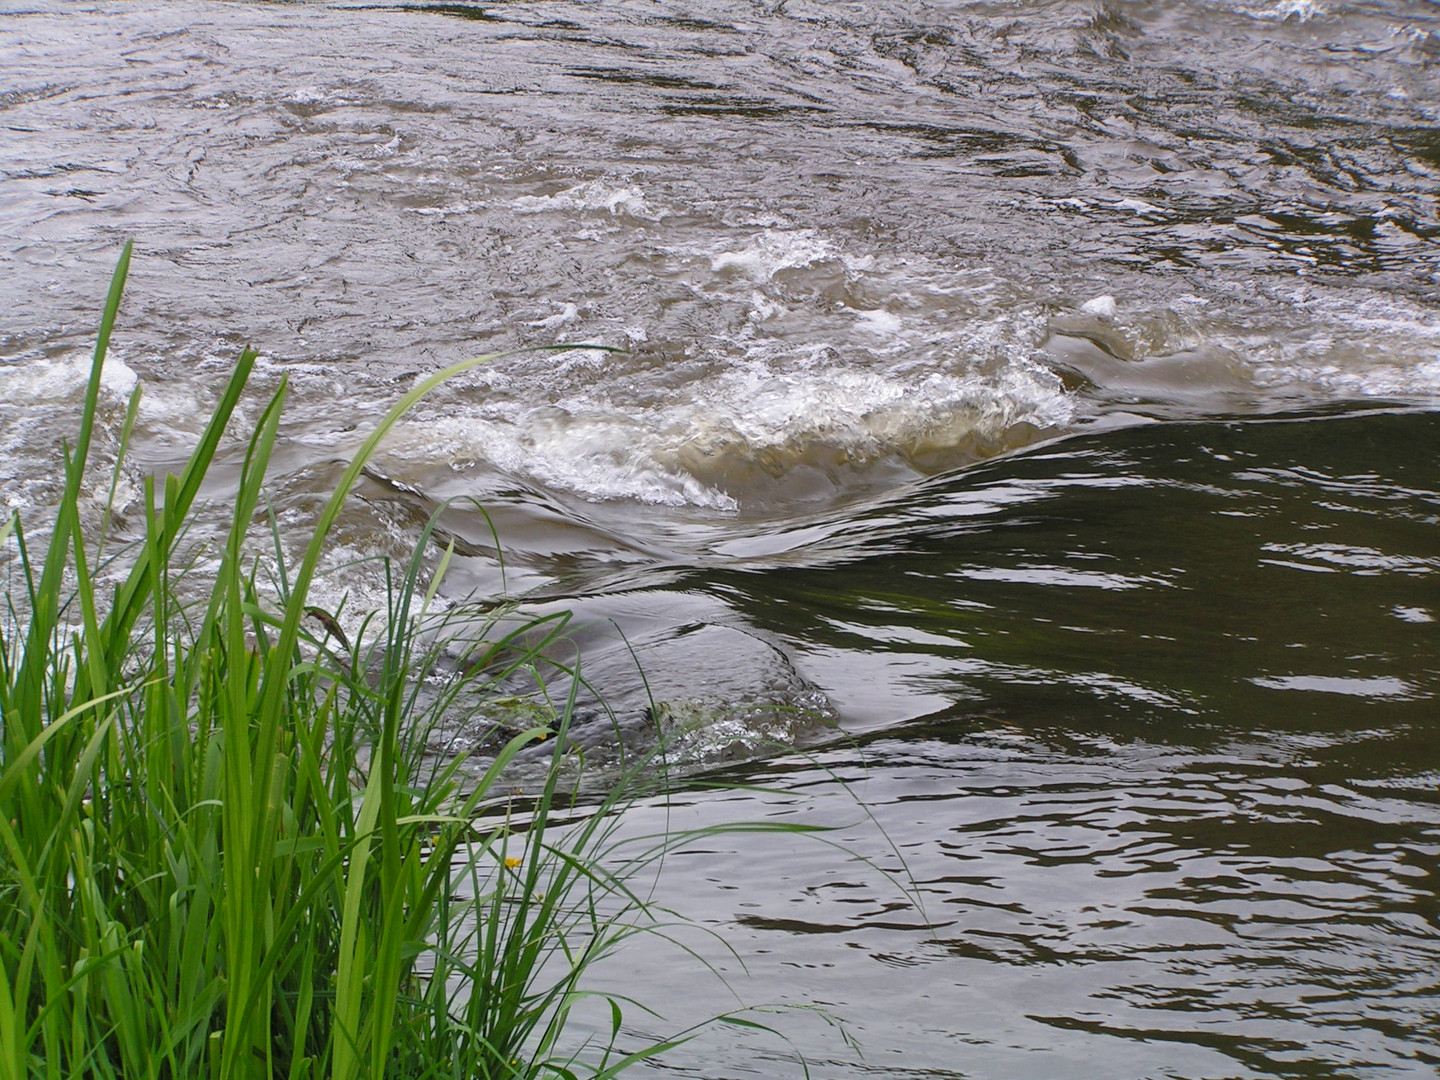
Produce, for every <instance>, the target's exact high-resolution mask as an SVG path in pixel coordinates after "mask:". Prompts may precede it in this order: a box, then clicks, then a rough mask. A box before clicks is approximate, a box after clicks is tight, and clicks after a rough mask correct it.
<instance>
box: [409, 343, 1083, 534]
mask: <svg viewBox="0 0 1440 1080" xmlns="http://www.w3.org/2000/svg"><path fill="white" fill-rule="evenodd" d="M575 355H576V356H580V355H583V354H579V353H577V354H575ZM1074 418H1075V402H1074V399H1073V398H1072V397H1071V396H1070V395H1068V394H1067V393H1066V392H1065V391H1064V389H1063V387H1062V386H1061V384H1060V380H1059V379H1058V377H1056V376H1055V375H1054V374H1053V373H1051V372H1050V371H1049V370H1047V369H1045V368H1043V367H1041V366H1039V365H1036V364H1030V363H1028V362H1019V361H1017V362H1015V363H1012V364H1010V365H1006V366H1004V367H1002V368H1001V369H1000V370H999V371H998V372H993V373H987V372H978V371H977V372H970V373H947V372H944V371H913V372H898V371H889V372H887V371H882V370H877V369H874V368H846V367H837V366H828V367H827V366H816V367H814V368H811V369H808V370H806V369H801V370H790V371H777V370H776V369H775V368H774V367H773V366H771V365H767V364H764V363H760V362H756V363H752V364H750V365H745V366H735V367H730V368H725V369H722V370H721V371H720V372H718V373H716V374H714V375H711V376H709V377H707V378H703V379H699V380H696V381H695V382H691V383H688V384H686V385H684V386H683V387H682V392H680V393H676V394H672V395H670V396H669V397H667V398H663V399H661V400H660V401H658V402H656V403H654V404H652V405H651V406H649V407H637V406H635V405H625V406H617V405H616V404H614V403H613V402H612V401H611V400H609V399H608V396H607V395H606V394H605V393H603V392H602V390H600V389H592V390H590V391H588V392H585V391H582V392H580V393H577V394H574V395H572V396H570V397H568V398H565V399H561V400H558V401H556V402H553V403H546V404H543V405H538V406H527V405H520V406H516V405H510V406H505V405H496V404H494V403H492V404H489V405H487V406H486V407H485V408H484V409H483V410H482V409H477V410H475V411H474V412H472V413H471V414H470V415H456V413H455V411H454V410H453V409H451V410H448V415H444V416H436V417H433V418H427V419H425V420H423V421H422V422H413V423H407V424H403V425H401V427H400V428H399V429H397V431H396V433H395V434H394V435H393V436H392V437H391V439H390V440H389V441H388V442H387V453H388V454H391V455H395V457H396V458H400V459H403V458H406V457H412V458H413V457H419V458H421V459H425V460H432V461H433V460H436V459H439V460H450V461H467V460H469V461H475V460H484V461H488V462H490V463H492V464H493V465H495V466H496V467H498V468H500V469H502V470H504V471H506V472H509V473H513V474H515V475H519V476H523V477H527V478H529V479H531V480H533V481H536V482H538V483H541V484H543V485H546V486H549V487H552V488H555V489H559V490H562V491H567V492H570V493H572V494H575V495H579V496H581V497H583V498H585V499H590V500H612V499H631V500H634V501H637V502H642V503H651V504H657V505H670V506H693V507H698V508H704V509H709V510H719V511H734V510H737V509H740V508H741V507H742V506H743V505H746V504H749V503H752V502H756V503H761V504H773V503H776V502H780V503H784V502H793V501H795V500H799V501H807V500H810V499H814V498H833V497H835V496H836V495H840V494H843V493H844V492H845V491H846V490H847V488H849V487H851V486H852V485H858V484H859V483H860V482H862V481H863V473H864V472H865V471H866V470H867V469H870V468H872V467H881V468H889V469H894V468H902V469H904V470H906V471H908V472H909V473H910V474H911V475H915V474H921V473H929V472H933V471H936V470H938V469H944V468H950V467H954V466H956V465H960V464H964V463H966V462H969V461H974V460H976V459H979V458H983V457H989V456H992V455H993V454H995V453H999V452H1002V451H1004V450H1006V449H1012V448H1014V447H1016V446H1020V445H1024V444H1026V443H1029V442H1032V441H1034V440H1035V438H1037V437H1038V436H1039V435H1040V433H1046V432H1049V433H1053V432H1056V431H1059V430H1061V429H1063V428H1065V427H1066V426H1067V425H1069V424H1070V423H1072V422H1073V420H1074Z"/></svg>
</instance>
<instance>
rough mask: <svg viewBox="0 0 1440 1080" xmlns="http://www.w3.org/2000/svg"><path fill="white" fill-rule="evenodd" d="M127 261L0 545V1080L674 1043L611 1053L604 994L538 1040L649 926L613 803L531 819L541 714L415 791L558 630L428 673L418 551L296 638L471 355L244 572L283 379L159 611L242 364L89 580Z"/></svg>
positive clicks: (509, 1061) (553, 802)
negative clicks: (383, 597) (526, 785)
mask: <svg viewBox="0 0 1440 1080" xmlns="http://www.w3.org/2000/svg"><path fill="white" fill-rule="evenodd" d="M129 257H130V249H129V246H128V245H127V247H126V250H125V253H124V255H123V256H122V258H121V260H120V264H119V266H118V267H117V269H116V272H115V275H114V279H113V281H112V284H111V288H110V293H109V297H108V299H107V302H106V305H105V310H104V316H103V320H102V323H101V329H100V334H99V338H98V341H97V343H96V348H95V356H94V362H93V368H92V373H91V377H90V380H89V384H88V389H87V392H86V396H85V402H84V408H83V411H82V414H81V417H80V423H79V429H78V433H77V436H76V439H75V441H74V443H73V444H71V445H69V446H68V448H67V452H66V465H65V487H64V494H63V497H62V498H61V500H60V504H59V508H58V510H57V512H56V516H55V520H54V527H53V529H52V530H51V531H50V532H49V535H48V537H47V538H45V540H44V544H43V551H42V550H34V551H32V550H31V548H30V545H29V544H28V543H27V538H26V534H25V532H24V530H23V528H21V525H20V523H19V522H18V520H12V521H11V522H9V523H7V524H5V525H4V526H3V530H0V532H3V535H0V541H3V543H4V544H5V545H7V547H8V548H9V551H8V552H7V554H8V555H9V556H10V558H11V568H12V572H11V576H10V580H11V582H12V591H11V592H10V593H9V594H8V595H7V610H6V612H5V613H3V616H0V633H3V635H4V637H3V641H0V717H3V737H0V1080H38V1078H44V1080H71V1078H74V1077H102V1078H109V1077H114V1078H124V1080H143V1078H157V1080H159V1078H168V1080H192V1078H197V1077H203V1078H212V1080H239V1078H252V1077H253V1078H265V1080H277V1078H286V1080H320V1078H331V1080H352V1078H357V1077H377V1078H378V1077H404V1078H406V1080H422V1078H441V1077H448V1078H457V1080H458V1078H462V1077H463V1078H466V1080H474V1078H484V1080H495V1078H502V1077H504V1078H510V1077H527V1078H528V1077H541V1076H555V1077H572V1076H578V1075H593V1076H598V1077H608V1076H612V1075H614V1074H615V1073H617V1072H619V1071H620V1070H621V1069H623V1068H625V1067H626V1066H628V1065H631V1064H633V1063H635V1062H636V1061H637V1060H640V1059H643V1058H645V1057H648V1056H650V1055H653V1054H655V1053H657V1052H659V1051H661V1050H663V1049H664V1048H665V1047H666V1046H669V1045H672V1044H670V1043H660V1044H651V1045H644V1046H641V1047H639V1048H638V1049H632V1050H630V1051H629V1052H628V1053H627V1052H624V1051H622V1050H621V1049H620V1048H619V1047H618V1046H617V1045H616V1042H617V1039H619V1038H620V1037H621V1036H620V1028H621V1016H622V1006H624V1005H626V1004H627V1003H626V1002H625V1001H624V1000H622V999H618V998H617V999H614V1000H612V1001H611V1002H610V1008H611V1015H612V1016H613V1020H614V1022H613V1025H611V1026H610V1030H609V1031H608V1032H604V1031H603V1030H602V1036H605V1037H604V1038H602V1045H598V1046H591V1047H586V1048H584V1049H583V1051H582V1052H581V1053H579V1054H578V1056H577V1052H576V1050H575V1048H574V1047H573V1046H571V1045H570V1041H569V1040H568V1036H567V1033H566V1023H567V1020H568V1019H569V1018H570V1010H571V1008H572V1006H573V1005H575V1004H576V1003H577V1002H578V1001H579V1000H580V999H581V997H582V996H583V992H582V991H581V990H580V988H579V979H580V976H581V974H582V973H583V972H584V971H585V969H586V967H587V966H588V965H589V964H591V963H592V962H593V961H594V960H596V959H597V958H598V957H600V956H602V955H604V954H605V953H606V952H607V951H608V950H609V949H611V948H612V947H613V946H614V945H615V944H616V943H617V942H618V941H620V940H622V939H623V938H624V937H625V936H626V935H628V934H629V933H631V932H633V931H634V930H635V928H636V927H638V926H640V925H641V924H643V922H644V920H645V916H646V915H647V912H646V910H645V907H644V904H643V902H642V901H641V900H640V898H639V897H637V896H636V895H635V894H634V893H632V892H631V891H629V889H628V888H627V886H626V885H625V883H624V881H623V880H622V879H621V878H620V877H618V876H616V875H614V874H612V873H610V872H607V871H606V869H605V868H604V864H603V863H602V859H601V855H602V853H603V852H604V850H605V847H606V841H607V836H608V835H609V834H608V831H607V830H608V829H610V828H611V827H612V826H611V825H609V824H607V823H608V822H610V821H612V820H613V814H611V813H610V812H609V811H611V810H613V809H614V803H615V802H616V800H618V799H621V798H623V797H624V796H623V795H621V794H617V795H612V796H611V797H610V800H611V801H610V804H607V805H601V806H599V807H596V808H595V809H594V811H593V812H591V813H589V814H587V815H586V816H584V817H583V819H582V820H580V821H579V823H578V824H576V823H571V824H568V825H567V826H565V827H563V828H559V827H555V826H553V825H552V813H553V812H554V808H555V807H556V806H557V805H558V804H560V803H563V802H565V801H566V798H567V791H566V789H565V786H564V784H562V781H561V777H562V775H566V776H569V775H572V774H573V769H562V767H561V764H562V758H563V756H564V752H563V747H564V744H565V738H564V735H565V727H566V724H567V722H568V721H567V718H568V715H569V710H568V708H567V707H566V706H565V704H564V703H563V702H562V703H560V708H559V709H558V711H557V718H558V721H557V722H558V728H559V730H558V735H559V738H554V737H553V736H554V735H555V734H556V732H554V731H552V730H551V729H550V728H548V727H546V728H539V729H537V730H535V731H530V732H525V733H522V734H520V735H518V736H516V737H515V738H513V739H511V740H510V741H509V743H508V744H506V745H505V746H504V747H503V748H502V749H501V750H500V751H499V753H498V754H497V756H496V757H495V759H494V762H493V764H492V765H490V766H489V768H488V770H487V771H485V772H484V773H483V775H479V776H476V775H474V774H473V773H465V772H462V763H461V762H460V761H459V760H458V759H457V760H451V761H442V762H440V763H439V764H438V765H436V764H434V761H433V758H426V759H425V760H426V761H429V762H430V764H429V765H427V766H425V772H424V782H423V783H421V782H419V776H420V770H421V762H422V756H423V755H422V751H423V749H424V733H425V731H426V730H427V727H428V726H429V725H431V724H432V723H434V722H435V720H436V719H437V718H438V717H439V716H441V715H442V714H444V715H447V716H453V712H454V710H455V709H457V708H459V707H462V706H463V705H464V703H465V702H483V701H484V700H485V697H486V695H487V693H490V692H492V690H491V688H492V687H493V686H495V685H499V684H500V683H501V682H503V681H505V680H507V679H508V678H511V677H513V676H515V675H516V674H518V673H523V672H525V671H527V670H535V671H538V668H539V660H538V657H539V650H540V649H542V648H543V647H544V645H545V644H546V642H547V641H548V640H550V639H551V638H553V635H554V634H557V633H558V632H559V631H560V629H561V628H562V625H563V620H554V621H552V622H551V623H550V624H542V625H539V626H532V627H530V628H528V632H524V633H522V632H518V631H517V632H515V633H511V634H510V635H508V636H507V637H504V638H502V639H499V640H496V641H494V642H492V643H490V644H489V645H488V646H487V647H485V648H484V649H482V653H481V655H482V657H483V658H484V662H481V663H475V664H473V665H469V666H467V668H466V670H465V671H463V672H449V673H444V674H443V677H442V673H441V669H440V668H439V667H438V666H437V656H438V650H437V649H436V648H435V647H433V646H427V645H425V644H423V643H422V638H421V636H420V635H419V634H418V632H417V629H416V628H417V625H418V624H419V621H420V616H421V614H422V612H423V606H424V604H425V600H426V597H425V590H424V583H423V582H422V580H421V577H422V561H421V559H420V556H419V554H418V551H419V549H418V548H417V555H416V556H415V558H414V559H413V560H412V561H411V563H410V565H409V566H408V567H406V568H404V570H403V573H398V572H397V575H396V577H397V580H396V583H395V588H394V590H393V599H392V601H391V604H390V608H389V610H388V611H386V612H383V613H381V614H380V615H379V616H377V620H378V621H377V622H375V623H372V625H371V627H370V632H368V633H366V634H365V635H361V636H362V637H363V638H364V639H365V640H366V641H368V642H370V643H371V644H369V645H366V644H363V643H362V641H359V640H357V641H356V642H355V643H354V644H353V645H348V644H346V645H342V644H341V643H340V640H341V639H340V638H339V637H337V636H335V635H332V634H330V633H328V632H326V631H324V630H323V629H320V627H321V626H322V624H323V623H325V622H326V620H325V619H324V617H323V614H324V613H321V617H320V618H319V619H316V618H310V617H308V616H307V611H309V612H310V613H311V614H313V613H314V611H313V609H312V608H311V607H310V605H309V602H308V599H307V597H308V593H309V589H310V585H311V583H312V580H313V579H314V576H315V574H316V570H317V566H318V564H319V561H320V557H321V553H322V550H323V547H324V544H325V538H326V534H327V532H328V530H329V529H330V527H331V526H332V525H333V523H334V521H335V519H336V516H337V515H338V513H339V511H340V508H341V505H342V503H343V501H344V499H345V497H346V494H347V493H348V491H349V490H350V488H351V487H352V485H353V484H354V483H355V481H356V480H357V478H358V476H359V473H360V469H361V467H362V466H363V464H364V462H365V460H366V459H367V458H368V457H369V456H370V454H372V453H373V452H374V450H375V448H376V446H377V444H378V443H379V441H380V439H381V438H382V437H383V436H384V434H385V432H386V431H387V430H388V429H389V427H390V426H391V425H393V424H394V423H395V421H396V420H397V419H398V418H399V417H400V416H401V414H402V413H403V412H404V411H405V410H406V409H407V408H409V407H410V405H411V404H413V403H414V401H415V400H417V399H418V398H419V397H420V396H421V395H422V394H424V393H425V392H426V391H428V390H429V389H430V388H431V387H433V386H434V385H435V384H436V383H438V382H439V381H440V380H441V379H443V378H446V377H448V376H449V375H452V374H454V373H456V372H457V371H459V370H461V369H463V368H465V367H468V366H471V365H473V364H476V363H479V362H480V360H473V361H469V362H468V363H467V364H463V365H457V366H456V367H455V368H451V369H449V370H448V371H446V372H441V373H439V374H437V375H436V376H434V377H432V378H429V379H427V380H425V381H423V382H422V383H420V384H419V385H418V386H417V387H416V388H415V389H414V390H413V391H411V392H410V393H409V394H407V395H405V397H404V398H403V399H402V400H401V401H400V402H399V403H397V405H396V406H395V408H394V409H393V410H392V411H391V412H390V413H389V414H388V416H387V417H386V419H385V420H384V421H383V422H382V423H381V424H380V426H379V427H378V428H377V429H376V431H375V432H374V433H373V434H372V435H371V436H370V437H369V438H368V439H367V440H366V441H365V443H364V445H363V446H362V448H361V450H360V451H359V453H358V454H357V455H356V457H355V460H354V461H353V462H352V463H351V464H350V466H349V467H348V469H347V471H346V472H345V474H344V476H343V478H342V480H341V482H340V484H339V486H338V488H337V489H336V491H335V494H334V495H333V496H332V497H331V498H330V500H329V502H328V503H327V504H326V506H325V508H324V510H323V512H322V513H321V516H320V519H319V521H318V522H317V524H316V526H315V531H314V535H313V538H312V539H311V540H310V542H309V544H308V546H307V547H306V549H305V551H304V554H303V556H302V557H301V558H300V559H299V560H298V562H297V563H296V564H295V565H293V566H287V565H286V563H285V560H284V559H283V557H282V556H281V555H280V554H279V545H278V543H277V544H276V545H275V546H276V549H277V553H276V556H275V558H274V559H273V560H270V563H271V564H270V565H268V566H267V567H266V568H265V570H264V573H263V575H262V572H261V570H260V568H259V566H258V564H257V563H256V562H255V561H253V558H252V556H250V555H249V554H247V552H248V551H249V548H248V547H247V534H248V532H249V531H250V527H251V523H252V522H253V521H256V520H263V513H262V512H261V507H262V501H261V500H262V482H263V480H264V477H265V471H266V465H267V463H268V461H269V459H270V456H271V453H272V450H273V449H274V447H275V445H276V439H277V434H278V431H279V422H280V414H281V409H282V407H283V405H284V402H285V396H286V388H285V385H284V384H283V382H282V384H281V386H280V388H279V390H278V391H277V392H276V393H275V395H274V396H273V398H271V400H270V401H269V402H268V404H266V405H265V407H264V408H263V410H262V411H260V413H259V419H258V422H256V423H255V425H254V431H253V435H252V436H251V438H250V440H249V447H248V453H247V454H246V457H245V464H244V468H243V471H242V473H241V476H240V480H239V484H238V490H236V491H235V493H234V508H233V513H232V514H231V515H230V522H231V523H230V527H229V532H228V535H227V536H225V537H224V540H223V548H220V549H218V550H217V551H215V552H213V553H212V554H213V555H214V558H213V559H212V560H211V562H210V563H207V565H214V564H215V563H218V567H217V568H215V569H214V570H213V573H214V578H213V581H209V582H206V583H205V587H204V588H202V589H200V590H196V589H195V588H194V585H195V580H194V574H196V573H198V572H199V571H191V578H190V580H189V581H188V582H186V586H187V587H186V588H184V589H181V588H180V587H179V585H180V583H181V581H182V577H183V574H184V573H185V571H184V560H183V558H182V555H183V552H182V538H183V536H184V534H185V531H186V526H187V522H189V521H191V520H192V519H193V516H194V515H195V513H196V512H197V507H198V501H197V500H198V496H199V492H200V488H201V483H202V481H203V479H204V477H205V475H206V471H207V469H208V468H209V466H210V465H211V462H212V461H213V460H214V459H215V456H216V453H217V449H218V448H219V447H220V446H221V440H222V433H224V432H225V430H226V428H227V425H229V424H230V421H231V419H232V416H233V414H234V413H235V410H236V406H237V404H238V403H239V402H240V400H241V397H242V393H243V392H244V390H245V387H246V381H247V378H248V376H249V374H250V372H251V369H252V367H253V365H254V362H255V359H256V355H255V353H254V352H252V351H249V350H247V351H246V352H245V353H244V354H243V355H242V356H241V357H240V360H239V362H238V364H237V367H236V370H235V373H234V375H233V377H232V378H231V379H230V380H229V383H228V385H227V386H226V387H225V390H224V392H223V394H222V395H221V397H220V400H219V403H218V405H217V406H216V408H215V412H214V415H213V416H212V417H211V419H210V421H209V423H208V425H207V427H206V428H205V430H204V432H203V434H202V436H201V438H200V441H199V444H198V446H197V447H196V449H195V451H194V453H193V455H192V456H191V458H190V459H189V462H188V464H187V465H186V467H185V468H184V469H183V471H181V473H180V474H179V475H178V476H167V477H165V478H164V479H163V480H147V481H146V484H145V492H144V498H145V515H144V528H143V537H140V538H139V539H138V540H136V541H134V542H133V544H132V546H131V547H130V548H129V549H128V551H127V552H126V553H125V555H124V557H123V558H122V559H119V560H115V561H113V562H106V561H105V560H106V559H107V558H108V555H106V554H105V553H104V552H103V551H102V550H101V548H102V543H101V538H102V536H103V528H100V527H95V526H93V524H91V523H88V522H87V520H86V518H85V515H84V514H83V513H82V501H83V500H82V480H83V479H84V477H85V474H86V467H87V459H88V457H89V452H90V445H91V442H92V436H93V435H94V432H95V428H96V415H97V404H98V395H99V386H100V372H101V368H102V365H103V362H104V358H105V354H106V350H107V347H108V343H109V339H110V335H111V332H112V330H113V328H114V325H115V320H116V313H117V310H118V307H119V303H120V296H121V291H122V288H123V285H124V281H125V276H126V271H127V268H128V264H129ZM481 359H483V358H481ZM136 400H137V399H132V402H131V409H130V413H129V419H128V420H127V422H126V425H125V430H126V432H128V431H129V428H130V421H133V418H134V415H135V401H136ZM122 457H123V454H122ZM116 468H117V475H118V469H119V466H118V465H117V467H116ZM112 490H113V489H112ZM92 532H94V533H95V535H94V536H92V535H91V533H92ZM425 542H426V538H422V540H421V545H422V546H423V545H424V543H425ZM122 564H123V565H124V566H126V567H128V569H124V571H123V573H122V572H121V571H120V570H117V567H119V566H121V565H122ZM206 572H207V573H209V572H211V571H210V570H207V571H206ZM102 575H103V576H104V577H105V578H106V579H107V580H109V581H110V584H109V585H108V586H107V588H106V589H105V591H104V592H103V594H102V591H101V589H100V587H99V586H98V585H97V580H99V579H100V578H101V577H102ZM16 582H18V583H19V584H18V587H17V586H16V584H15V583H16ZM197 591H198V594H199V596H200V599H198V600H195V599H190V600H186V599H183V597H193V596H195V595H196V594H197ZM412 606H413V610H412ZM312 627H313V628H314V629H312ZM424 640H429V638H426V639H424ZM422 684H425V685H426V686H427V690H426V692H424V693H421V692H420V691H419V689H418V688H419V687H420V686H421V685H422ZM572 685H573V683H572ZM547 737H548V738H549V739H550V742H549V745H550V746H553V747H554V748H555V749H554V751H553V755H552V757H551V759H550V760H551V767H550V768H549V771H548V772H547V773H546V774H545V775H544V777H543V780H542V781H541V782H540V784H539V789H538V794H536V793H534V791H533V789H532V794H531V796H530V797H528V799H527V801H526V803H525V807H524V809H525V814H524V824H523V827H521V826H520V824H519V823H518V819H517V818H513V817H511V816H510V814H509V812H508V811H506V810H503V809H497V807H503V806H508V805H510V804H509V803H508V802H507V801H506V800H505V799H504V798H502V797H501V796H502V792H501V783H500V775H501V772H502V770H503V769H504V767H505V765H506V763H507V762H509V761H511V760H512V759H513V758H514V757H515V755H516V754H517V753H519V752H520V751H521V750H522V748H524V747H526V746H529V745H531V744H533V743H535V742H537V741H539V740H543V739H546V738H547ZM603 1027H604V1025H602V1028H603Z"/></svg>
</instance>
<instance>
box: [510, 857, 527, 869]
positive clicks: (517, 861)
mask: <svg viewBox="0 0 1440 1080" xmlns="http://www.w3.org/2000/svg"><path fill="white" fill-rule="evenodd" d="M522 861H524V860H522V859H506V860H505V866H506V868H507V869H509V870H514V869H515V867H517V866H519V865H520V863H521V862H522Z"/></svg>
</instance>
